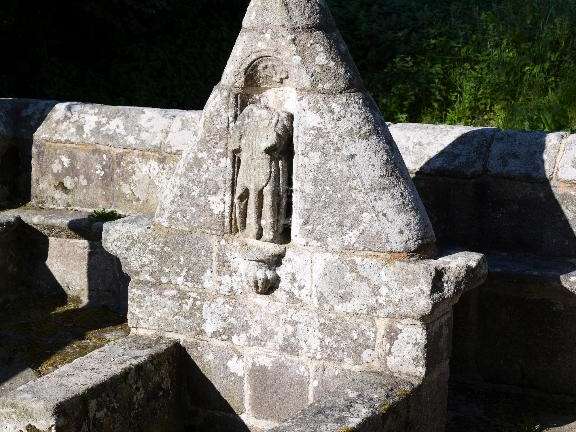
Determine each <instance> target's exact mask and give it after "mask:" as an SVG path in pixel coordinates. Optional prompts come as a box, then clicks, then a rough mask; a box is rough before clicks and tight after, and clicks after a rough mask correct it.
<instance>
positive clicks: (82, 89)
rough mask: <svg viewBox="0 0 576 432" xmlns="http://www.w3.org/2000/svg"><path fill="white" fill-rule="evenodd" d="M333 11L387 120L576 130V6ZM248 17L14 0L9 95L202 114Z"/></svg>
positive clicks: (341, 1) (404, 3)
mask: <svg viewBox="0 0 576 432" xmlns="http://www.w3.org/2000/svg"><path fill="white" fill-rule="evenodd" d="M327 1H328V3H329V4H330V6H331V8H332V10H333V12H334V15H335V17H336V21H337V22H338V25H339V27H340V29H341V31H342V33H343V35H344V38H345V40H346V41H347V43H348V45H349V47H350V50H351V52H352V55H353V56H354V58H355V60H356V62H357V64H358V67H359V69H360V71H361V73H362V75H363V77H364V79H365V81H366V86H367V87H368V88H369V89H370V91H371V92H372V93H373V95H374V97H375V99H376V100H377V102H378V103H379V105H380V107H381V109H382V111H383V113H384V116H385V118H386V119H387V120H389V121H393V122H405V121H410V122H431V123H453V124H455V123H461V124H472V125H479V126H496V127H502V128H517V129H541V130H548V131H550V130H560V129H571V130H576V32H574V30H573V23H574V22H576V0H327ZM246 5H247V0H194V1H190V0H83V1H82V2H75V1H72V0H54V1H52V2H35V3H34V4H30V2H23V1H18V0H4V1H3V2H0V43H2V46H3V47H5V51H6V52H5V53H4V54H3V60H5V61H3V64H4V65H7V67H6V66H5V67H3V68H2V70H0V94H1V95H2V96H14V97H38V98H54V99H60V100H80V101H91V102H100V103H108V104H129V105H143V106H159V107H166V108H182V109H199V108H201V107H202V106H203V105H204V102H205V101H206V98H207V97H208V95H209V94H210V91H211V89H212V87H213V86H214V85H215V84H216V82H217V81H218V80H219V78H220V74H221V72H222V69H223V67H224V65H225V62H226V59H227V57H228V55H229V53H230V51H231V49H232V46H233V44H234V40H235V37H236V35H237V33H238V31H239V29H240V23H241V20H242V15H243V13H244V10H245V8H246ZM571 25H572V28H571Z"/></svg>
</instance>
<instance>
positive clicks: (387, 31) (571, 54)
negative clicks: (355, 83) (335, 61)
mask: <svg viewBox="0 0 576 432" xmlns="http://www.w3.org/2000/svg"><path fill="white" fill-rule="evenodd" d="M330 3H331V4H332V7H333V10H334V11H335V15H336V16H337V18H338V21H339V22H341V23H343V24H344V25H343V26H342V33H343V34H344V37H345V39H346V40H347V42H348V44H349V46H350V49H351V51H352V54H353V55H354V57H355V59H356V61H357V63H358V65H359V68H360V70H361V71H362V72H363V76H364V78H365V81H366V85H367V87H368V88H369V89H371V90H372V91H373V93H374V96H375V98H376V99H377V101H378V103H379V104H380V107H381V109H382V111H383V113H384V115H385V117H386V118H387V120H389V121H393V122H404V121H411V122H431V123H452V124H457V123H459V124H471V125H478V126H496V127H501V128H515V129H540V130H548V131H551V130H559V129H571V130H575V129H576V67H575V66H576V33H575V32H574V31H573V28H571V25H570V23H574V22H575V21H576V1H574V0H387V1H385V2H384V1H380V2H374V1H372V0H356V1H349V0H331V1H330Z"/></svg>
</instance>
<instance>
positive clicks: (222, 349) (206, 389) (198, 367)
mask: <svg viewBox="0 0 576 432" xmlns="http://www.w3.org/2000/svg"><path fill="white" fill-rule="evenodd" d="M180 344H181V345H182V346H183V347H184V349H185V350H186V352H187V353H188V356H189V357H188V358H186V359H184V361H183V365H182V367H183V368H184V370H183V373H184V374H185V375H186V376H187V377H188V379H189V381H188V383H187V387H186V390H187V391H186V398H187V403H188V404H189V405H190V406H192V407H197V408H201V409H203V410H211V411H220V412H224V413H229V414H232V413H234V412H236V413H243V412H244V411H245V403H244V379H245V376H246V359H245V357H244V355H243V354H242V353H241V352H240V351H238V349H237V348H235V347H234V346H233V345H231V344H222V343H213V342H205V341H196V340H187V339H182V340H180Z"/></svg>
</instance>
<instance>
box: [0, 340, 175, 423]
mask: <svg viewBox="0 0 576 432" xmlns="http://www.w3.org/2000/svg"><path fill="white" fill-rule="evenodd" d="M180 355H181V352H180V350H179V347H178V345H177V343H175V342H171V341H166V340H161V339H146V338H138V337H133V336H129V337H127V338H124V339H121V340H119V341H117V342H114V343H111V344H109V345H107V346H106V347H104V348H101V349H99V350H97V351H94V352H92V353H90V354H88V355H87V356H85V357H82V358H80V359H78V360H75V361H73V362H72V363H70V364H67V365H65V366H62V367H61V368H59V369H58V370H56V371H55V372H53V373H51V374H48V375H46V376H44V377H41V378H39V379H36V380H34V381H32V382H29V383H27V384H25V385H23V386H21V387H19V388H18V389H16V390H14V391H12V392H11V393H9V394H7V395H5V396H4V397H2V398H0V431H2V432H17V431H18V432H28V431H32V430H33V431H41V432H49V431H62V432H78V431H82V430H91V431H99V432H117V431H133V432H137V431H138V432H145V431H150V432H152V431H154V432H156V431H159V430H166V431H177V430H178V427H180V426H181V422H182V419H181V414H182V412H181V410H180V405H179V399H178V398H179V394H180V390H179V389H180V385H181V379H180V377H179V376H178V368H177V365H178V363H179V358H180V357H179V356H180Z"/></svg>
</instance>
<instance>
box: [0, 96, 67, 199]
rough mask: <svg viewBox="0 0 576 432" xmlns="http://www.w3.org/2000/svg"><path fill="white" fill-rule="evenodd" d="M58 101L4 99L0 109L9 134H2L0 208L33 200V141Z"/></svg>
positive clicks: (0, 148) (1, 119)
mask: <svg viewBox="0 0 576 432" xmlns="http://www.w3.org/2000/svg"><path fill="white" fill-rule="evenodd" d="M55 105H56V102H54V101H34V100H28V99H5V100H0V111H2V113H3V114H4V118H0V122H6V123H7V124H6V125H0V130H1V127H2V126H4V127H5V129H6V130H7V131H9V133H8V134H7V135H2V136H0V185H2V186H1V187H0V207H1V208H16V207H19V206H21V205H23V204H25V203H27V202H29V201H30V198H31V190H32V188H31V185H32V143H33V135H34V132H35V131H36V129H38V127H39V126H40V125H41V124H42V122H43V121H44V119H45V118H46V117H47V116H48V114H49V113H50V111H51V110H52V108H53V107H54V106H55Z"/></svg>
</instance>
